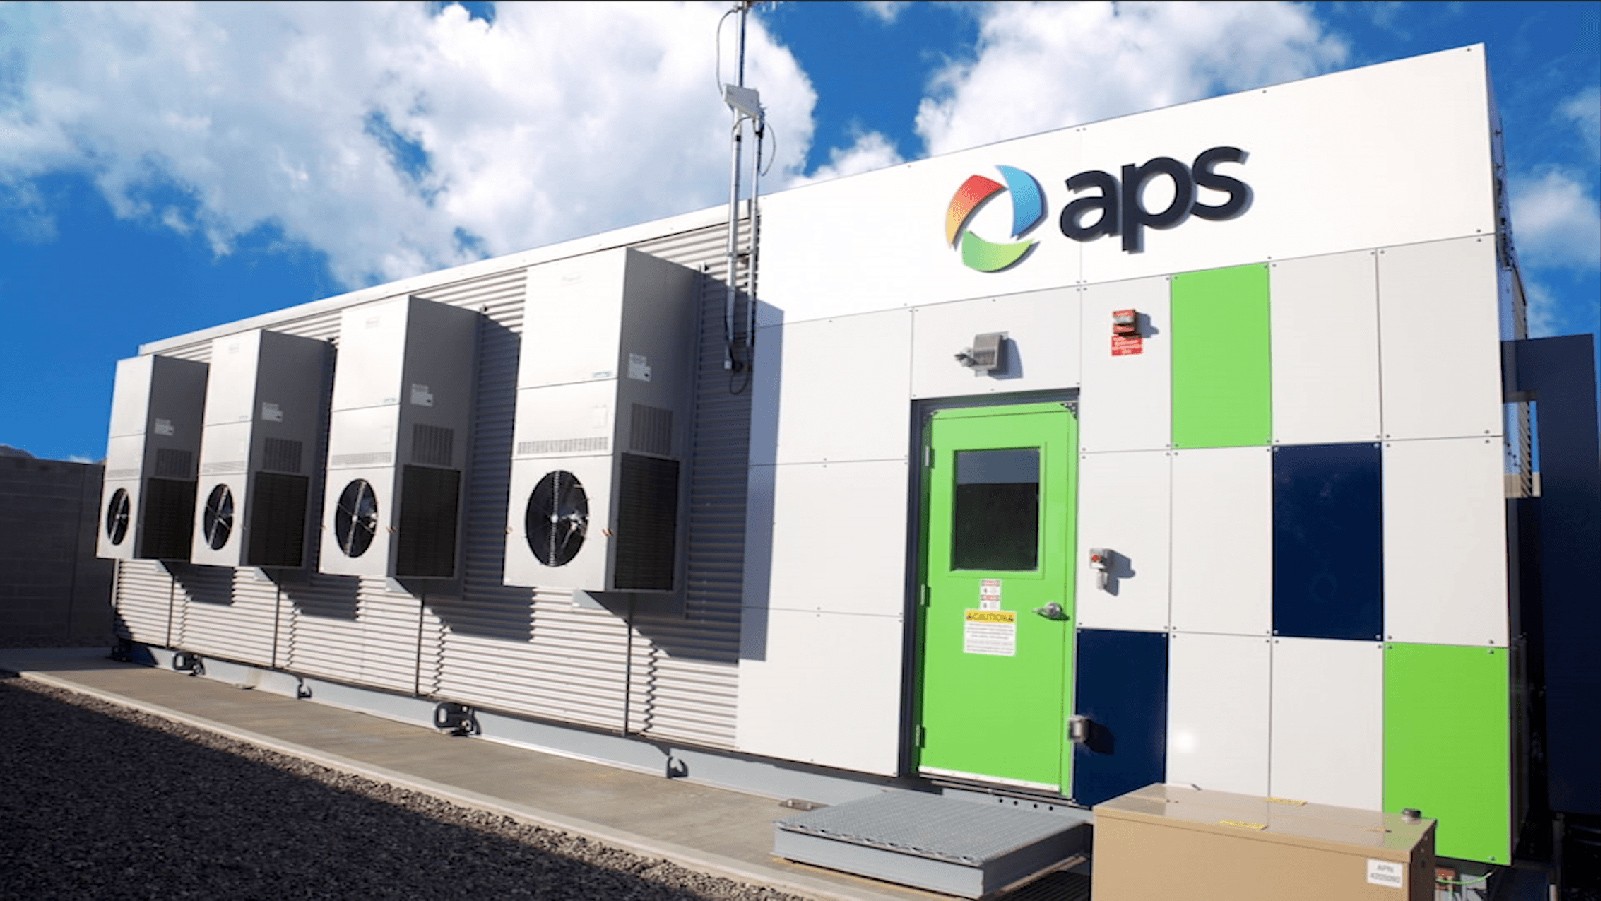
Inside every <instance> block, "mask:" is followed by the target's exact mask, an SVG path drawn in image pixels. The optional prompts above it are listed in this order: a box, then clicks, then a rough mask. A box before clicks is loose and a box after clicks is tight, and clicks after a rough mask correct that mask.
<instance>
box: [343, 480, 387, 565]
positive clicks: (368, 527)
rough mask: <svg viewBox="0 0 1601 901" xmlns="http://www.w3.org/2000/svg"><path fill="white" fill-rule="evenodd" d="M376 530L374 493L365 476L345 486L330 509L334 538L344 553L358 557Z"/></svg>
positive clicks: (376, 501)
mask: <svg viewBox="0 0 1601 901" xmlns="http://www.w3.org/2000/svg"><path fill="white" fill-rule="evenodd" d="M377 532H378V497H377V496H376V495H374V494H373V491H372V486H371V485H369V484H367V480H366V479H357V480H355V481H354V482H351V483H350V484H349V485H346V486H345V490H344V491H343V492H341V493H340V495H339V506H338V508H337V509H335V510H334V538H335V540H337V541H338V542H339V549H340V550H341V551H344V552H345V556H346V557H360V556H361V555H362V554H365V553H366V552H367V548H369V547H371V546H372V537H373V535H375V534H377Z"/></svg>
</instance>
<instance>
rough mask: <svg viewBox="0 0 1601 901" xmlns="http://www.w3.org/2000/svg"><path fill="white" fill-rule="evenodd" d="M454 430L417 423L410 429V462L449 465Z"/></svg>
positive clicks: (454, 440)
mask: <svg viewBox="0 0 1601 901" xmlns="http://www.w3.org/2000/svg"><path fill="white" fill-rule="evenodd" d="M455 445H456V431H455V430H454V429H446V428H440V427H439V426H436V425H424V424H422V423H420V422H419V423H417V424H416V425H414V426H412V429H411V462H413V463H417V464H420V465H423V466H449V465H450V462H451V460H452V459H453V457H454V454H455Z"/></svg>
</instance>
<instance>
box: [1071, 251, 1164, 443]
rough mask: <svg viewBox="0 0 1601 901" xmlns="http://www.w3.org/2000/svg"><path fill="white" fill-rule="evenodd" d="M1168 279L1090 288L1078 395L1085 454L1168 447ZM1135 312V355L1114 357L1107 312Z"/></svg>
mask: <svg viewBox="0 0 1601 901" xmlns="http://www.w3.org/2000/svg"><path fill="white" fill-rule="evenodd" d="M1171 297H1172V292H1171V290H1170V282H1169V280H1168V279H1167V278H1165V277H1159V278H1147V279H1139V280H1137V281H1127V282H1113V283H1111V284H1105V285H1090V286H1088V287H1086V288H1085V289H1084V292H1083V296H1082V300H1081V301H1080V308H1081V309H1082V311H1083V320H1082V323H1081V325H1080V334H1081V339H1082V342H1083V343H1082V347H1083V350H1082V359H1083V362H1082V364H1081V365H1082V367H1083V372H1084V378H1083V392H1082V394H1081V395H1080V399H1079V446H1080V447H1081V448H1083V449H1084V450H1085V451H1088V452H1099V451H1117V450H1146V449H1157V448H1165V447H1167V446H1168V444H1169V443H1170V442H1171V441H1172V440H1173V341H1172V334H1171V332H1172V328H1171V325H1170V319H1169V316H1168V313H1169V310H1170V309H1171V307H1172V303H1171ZM1129 309H1133V310H1138V311H1139V312H1140V314H1141V316H1140V323H1141V331H1142V332H1143V333H1144V335H1143V340H1142V342H1141V350H1140V353H1138V354H1125V355H1123V356H1113V355H1112V313H1113V311H1116V310H1129Z"/></svg>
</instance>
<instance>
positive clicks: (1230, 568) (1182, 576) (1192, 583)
mask: <svg viewBox="0 0 1601 901" xmlns="http://www.w3.org/2000/svg"><path fill="white" fill-rule="evenodd" d="M1172 586H1173V589H1172V591H1173V602H1172V611H1173V614H1172V622H1173V628H1175V629H1178V630H1179V631H1181V632H1229V633H1235V634H1242V635H1267V634H1269V633H1270V632H1271V631H1272V630H1273V456H1272V452H1271V451H1270V450H1269V449H1268V448H1265V447H1225V448H1209V449H1205V450H1182V451H1175V452H1174V454H1173V575H1172Z"/></svg>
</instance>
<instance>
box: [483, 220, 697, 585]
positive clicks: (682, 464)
mask: <svg viewBox="0 0 1601 901" xmlns="http://www.w3.org/2000/svg"><path fill="white" fill-rule="evenodd" d="M698 279H699V275H698V274H697V273H696V272H694V271H693V270H690V269H686V268H684V267H682V266H678V265H675V264H672V263H668V262H665V261H663V260H659V259H657V258H655V257H652V256H649V255H647V254H644V253H640V252H639V251H635V250H631V249H619V250H611V251H604V252H600V253H593V254H588V255H585V256H581V257H574V258H571V259H567V260H561V261H558V262H554V263H549V264H546V265H543V266H539V267H535V268H533V269H530V270H529V273H528V296H527V301H526V308H525V313H524V316H523V322H524V332H523V344H522V358H521V361H520V364H519V368H518V378H517V414H516V426H515V430H514V436H513V458H512V464H511V493H510V504H509V508H508V510H507V516H506V536H507V537H506V568H505V582H506V584H507V585H517V586H525V587H538V588H555V589H570V590H572V591H573V592H574V595H573V596H574V602H575V603H578V604H581V605H591V604H593V605H599V604H600V598H599V597H598V596H600V595H604V594H605V593H608V592H646V593H655V594H669V593H672V592H675V591H677V590H678V589H679V588H680V587H681V583H682V579H683V576H682V568H683V561H682V556H683V555H682V554H681V553H680V548H681V547H682V545H683V531H684V526H683V523H684V513H685V507H686V505H687V502H686V494H687V488H688V478H687V476H688V472H687V467H688V460H689V457H690V447H689V442H690V432H689V429H690V427H691V425H692V422H691V420H692V418H693V414H694V407H693V401H694V396H693V387H694V366H695V358H696V348H697V344H698V342H697V338H698V332H699V316H698V311H697V308H696V298H697V296H698Z"/></svg>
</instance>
